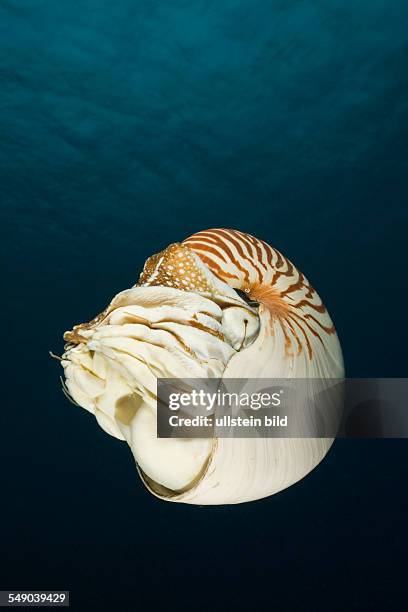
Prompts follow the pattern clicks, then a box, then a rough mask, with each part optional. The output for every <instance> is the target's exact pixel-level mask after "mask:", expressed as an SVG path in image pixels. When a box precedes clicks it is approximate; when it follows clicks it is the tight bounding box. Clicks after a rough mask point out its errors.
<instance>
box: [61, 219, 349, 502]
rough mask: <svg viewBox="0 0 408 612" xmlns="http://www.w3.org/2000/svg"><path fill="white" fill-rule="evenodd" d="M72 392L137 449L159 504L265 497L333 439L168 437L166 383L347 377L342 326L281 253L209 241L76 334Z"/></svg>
mask: <svg viewBox="0 0 408 612" xmlns="http://www.w3.org/2000/svg"><path fill="white" fill-rule="evenodd" d="M64 339H65V341H66V344H65V348H64V354H63V356H62V366H63V368H64V375H65V382H64V389H65V391H66V393H67V394H68V395H69V397H70V398H71V399H72V400H73V401H74V402H75V403H76V404H78V405H79V406H81V407H83V408H85V409H86V410H88V411H89V412H91V413H92V414H93V415H94V416H95V418H96V420H97V422H98V424H99V425H100V426H101V427H102V428H103V429H104V430H105V431H106V432H107V433H109V434H110V435H112V436H115V437H116V438H118V439H120V440H123V441H126V442H127V444H128V445H129V447H130V449H131V451H132V453H133V456H134V459H135V462H136V466H137V469H138V472H139V474H140V476H141V479H142V481H143V482H144V484H145V485H146V487H147V488H148V490H149V491H150V492H151V493H153V494H154V495H156V496H157V497H159V498H161V499H163V500H168V501H173V502H183V503H188V504H199V505H215V504H237V503H241V502H247V501H251V500H255V499H260V498H263V497H266V496H269V495H272V494H274V493H277V492H278V491H281V490H283V489H285V488H286V487H289V486H291V485H292V484H294V483H295V482H297V481H299V480H300V479H301V478H303V477H304V476H306V475H307V474H308V473H309V472H310V471H311V470H312V469H313V468H314V467H315V466H316V465H317V464H318V463H319V462H320V461H321V460H322V459H323V457H324V456H325V455H326V453H327V452H328V450H329V448H330V446H331V444H332V442H333V438H328V437H325V438H313V437H304V438H286V439H285V438H234V439H230V438H216V437H212V438H194V439H193V438H191V439H176V438H158V437H157V434H156V416H157V414H156V411H157V379H158V378H173V379H174V378H185V377H188V378H192V379H194V378H220V379H223V378H225V379H228V378H231V379H237V378H238V379H239V378H240V377H251V378H254V379H255V378H257V379H261V378H268V379H296V378H300V379H303V378H306V379H307V378H311V379H312V378H320V379H322V378H323V379H325V378H327V379H331V378H334V379H338V378H342V377H343V376H344V366H343V359H342V353H341V348H340V344H339V340H338V337H337V334H336V331H335V328H334V326H333V323H332V321H331V319H330V316H329V314H328V312H327V310H326V308H325V306H324V304H323V302H322V300H321V299H320V297H319V296H318V294H317V292H316V290H315V289H314V288H313V287H312V286H311V284H310V283H309V282H308V280H307V278H306V277H305V276H304V275H303V274H302V273H301V272H300V271H299V270H298V269H297V268H296V267H295V266H294V265H293V264H292V263H291V262H290V261H289V260H288V259H287V258H286V257H284V256H283V255H282V254H281V253H280V252H279V251H278V250H277V249H275V248H273V247H271V246H269V245H268V244H267V243H266V242H264V241H263V240H260V239H257V238H255V237H253V236H251V235H249V234H246V233H243V232H241V231H237V230H231V229H211V230H205V231H200V232H198V233H196V234H194V235H192V236H190V237H189V238H186V239H185V240H184V241H182V242H177V243H174V244H170V246H168V247H167V248H165V249H164V250H163V251H161V252H160V253H158V254H156V255H153V256H151V257H149V259H148V260H147V261H146V263H145V265H144V268H143V271H142V272H141V274H140V278H139V280H138V282H137V283H136V284H135V285H134V286H132V287H131V288H129V289H126V290H124V291H121V292H120V293H118V294H117V295H116V296H115V297H114V298H113V299H112V301H111V302H110V304H109V305H108V306H107V308H106V309H105V310H104V311H103V312H101V314H99V315H98V316H97V317H95V318H94V319H93V320H92V321H90V322H88V323H82V324H79V325H75V326H74V327H73V329H72V330H71V331H68V332H66V333H65V334H64Z"/></svg>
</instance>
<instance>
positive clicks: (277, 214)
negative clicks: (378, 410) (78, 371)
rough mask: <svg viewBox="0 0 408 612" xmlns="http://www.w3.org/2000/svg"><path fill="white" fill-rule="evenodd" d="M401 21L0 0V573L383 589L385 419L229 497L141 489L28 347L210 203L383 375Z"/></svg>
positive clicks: (388, 359) (224, 6) (401, 119)
mask: <svg viewBox="0 0 408 612" xmlns="http://www.w3.org/2000/svg"><path fill="white" fill-rule="evenodd" d="M407 32H408V4H407V2H405V1H404V0H394V1H393V2H387V1H386V0H371V1H368V0H354V2H352V3H351V2H341V1H339V0H327V1H326V2H323V1H320V0H314V1H312V0H305V1H302V0H296V1H294V0H285V1H283V0H271V1H266V0H252V1H249V0H248V1H243V0H235V2H233V1H230V0H223V1H222V2H221V1H220V2H215V1H210V0H207V1H204V0H203V1H198V0H191V1H190V2H187V1H181V0H179V1H176V0H167V1H164V0H156V1H151V2H141V1H139V2H136V1H130V0H122V1H119V2H116V3H113V2H107V1H106V0H75V1H72V2H70V1H68V0H60V1H59V2H56V1H52V0H42V1H41V0H26V1H19V0H8V1H4V0H3V1H0V101H1V102H0V104H1V107H0V108H1V112H0V174H1V176H0V194H1V213H2V229H3V230H4V233H3V237H2V240H1V249H2V250H3V251H4V255H5V258H6V260H5V261H6V264H5V267H4V268H3V291H2V295H3V298H2V302H3V307H4V308H3V310H4V312H3V317H2V336H1V337H2V342H1V347H2V351H1V355H2V358H3V360H2V374H3V376H4V378H3V397H2V410H1V414H2V426H1V432H2V437H3V440H2V442H1V460H2V461H1V463H2V470H1V478H2V483H1V492H2V505H1V507H2V510H1V531H0V541H1V571H0V588H1V589H52V588H60V589H62V588H64V589H71V592H72V595H71V597H72V601H73V603H74V608H75V609H84V610H89V609H100V610H102V609H109V610H114V609H118V610H149V609H150V607H149V604H146V603H145V602H148V601H150V606H152V602H155V603H156V604H157V606H158V609H162V608H163V606H164V605H165V604H166V605H167V607H168V608H170V609H174V610H179V609H184V607H185V606H187V607H189V609H191V610H198V609H209V606H210V604H211V606H212V608H213V609H223V610H234V609H239V610H241V609H242V610H259V609H267V610H269V609H273V610H277V611H286V610H299V609H302V610H311V611H314V610H318V609H319V610H320V609H322V610H325V611H326V612H327V611H330V610H334V609H341V610H346V609H347V610H367V611H370V612H371V611H374V612H375V611H377V610H399V609H405V606H404V605H403V600H402V599H401V598H400V597H401V587H402V582H401V579H402V577H403V572H404V567H406V546H407V535H406V533H407V512H408V497H407V492H406V474H407V469H406V465H407V456H408V444H406V443H405V442H404V441H392V440H388V441H384V440H383V441H380V440H379V441H375V440H369V441H361V440H360V441H351V440H341V441H340V440H339V441H337V442H336V444H335V446H334V448H333V450H332V452H331V453H330V454H329V456H328V457H327V459H326V460H325V461H324V462H323V464H322V465H321V466H320V467H319V468H318V469H317V470H316V471H315V472H313V473H312V474H311V475H310V476H309V477H308V478H307V479H306V480H304V481H302V482H300V483H298V484H297V485H295V486H293V487H292V488H290V489H289V490H287V491H284V492H282V493H280V494H279V495H276V496H274V497H271V498H269V499H267V500H264V501H259V502H255V503H252V504H249V505H244V506H241V507H227V508H205V509H202V508H194V507H184V506H181V505H171V504H165V503H163V502H159V501H157V500H156V499H154V498H153V497H150V496H149V495H148V494H147V493H146V492H145V490H144V489H143V488H142V485H141V484H140V483H139V482H138V480H137V476H136V473H135V470H134V467H133V460H132V458H131V456H130V452H129V451H128V450H127V448H126V447H125V446H124V445H123V444H121V443H120V442H118V441H117V440H114V439H111V438H110V437H108V436H107V435H106V434H104V433H103V432H102V430H100V429H99V428H98V427H97V426H96V424H95V422H94V421H93V419H92V417H91V416H90V415H87V414H86V413H85V411H81V410H80V409H79V408H76V407H74V406H72V405H71V404H69V403H68V401H67V400H66V399H65V398H64V396H63V394H62V392H61V390H60V384H59V380H58V377H59V375H60V370H59V366H58V363H57V362H54V361H52V360H50V359H49V357H48V353H47V351H48V350H49V349H52V350H54V351H55V352H57V353H60V352H61V350H62V338H61V335H62V332H63V331H64V330H65V329H68V328H70V327H71V326H72V324H73V323H77V322H79V321H83V320H88V319H89V318H91V317H92V316H94V315H95V314H96V313H98V312H100V310H101V309H102V307H103V306H104V305H105V304H106V302H107V300H108V299H109V298H110V297H111V296H112V295H113V294H115V293H116V292H117V291H119V290H121V289H123V288H125V287H128V286H130V285H131V284H133V283H134V282H135V281H136V279H137V277H138V274H139V272H140V270H141V267H142V265H143V262H144V260H145V259H146V257H147V256H149V255H150V254H152V253H153V252H157V251H158V250H160V249H162V248H163V247H165V246H166V245H167V244H169V243H170V242H175V241H178V240H181V239H183V238H185V237H186V236H188V235H189V234H191V233H193V232H195V231H197V230H200V229H204V228H208V227H214V226H215V227H235V228H237V229H240V230H243V231H247V232H250V233H252V234H254V235H255V236H258V237H260V238H263V239H265V240H266V241H267V242H270V243H271V244H273V245H274V246H276V247H278V248H279V249H280V250H281V251H282V252H283V253H284V254H285V255H287V256H288V257H289V258H290V259H292V260H293V261H294V262H295V263H296V264H297V265H298V267H299V268H300V269H301V270H302V271H304V272H305V274H306V275H307V276H308V277H309V278H310V280H311V281H312V283H313V284H314V285H315V286H316V287H317V289H318V291H319V293H320V294H321V295H322V296H323V298H324V300H325V302H326V305H327V306H328V308H329V310H330V312H331V314H332V316H333V319H334V321H335V324H336V326H337V329H338V332H339V336H340V339H341V342H342V346H343V350H344V356H345V362H346V368H347V372H348V374H349V375H350V376H406V375H407V333H406V327H407V326H406V312H407V288H406V283H407V281H406V278H407V274H406V269H407V268H406V263H407V258H406V229H407V223H406V221H407V212H406V207H407V194H408V190H407V176H408V172H407V169H408V155H407V153H408V151H407V142H408V33H407ZM404 564H405V565H404ZM192 597H198V602H196V603H191V602H192V600H191V598H192ZM115 602H116V604H115ZM166 602H167V603H166Z"/></svg>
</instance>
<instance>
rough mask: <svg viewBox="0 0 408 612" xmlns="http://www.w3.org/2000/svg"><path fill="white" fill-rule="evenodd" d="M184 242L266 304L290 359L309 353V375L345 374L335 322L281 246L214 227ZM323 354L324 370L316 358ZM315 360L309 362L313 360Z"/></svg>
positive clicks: (228, 279)
mask: <svg viewBox="0 0 408 612" xmlns="http://www.w3.org/2000/svg"><path fill="white" fill-rule="evenodd" d="M183 244H185V245H187V246H188V247H189V248H190V249H192V250H193V251H194V252H195V253H197V255H198V256H199V257H200V259H201V260H202V262H203V263H204V264H205V265H206V266H208V268H209V269H210V270H211V271H212V272H213V274H215V276H217V277H218V278H219V279H221V280H223V281H224V282H226V283H227V284H228V285H229V286H231V287H233V288H234V289H238V290H241V291H243V292H245V293H246V294H247V295H248V297H249V298H250V299H252V300H254V301H255V302H258V303H259V304H261V305H262V306H263V310H261V311H260V316H261V317H262V314H263V315H265V312H267V313H268V315H269V318H270V324H271V327H272V328H273V330H274V332H275V333H276V334H279V333H280V334H281V336H282V337H283V347H284V353H285V356H286V357H290V356H294V355H296V356H297V357H300V356H301V355H302V354H303V353H305V355H306V358H307V360H306V361H305V363H304V365H305V370H307V369H308V370H309V371H305V374H309V375H310V368H311V362H312V361H313V360H315V363H314V368H315V369H316V372H315V375H316V376H318V375H319V374H320V375H322V376H323V375H324V374H325V375H326V376H328V377H329V376H332V377H336V376H342V375H343V362H342V357H341V351H340V347H339V344H338V340H337V335H336V331H335V328H334V325H333V323H332V321H331V319H330V316H329V314H328V312H327V310H326V307H325V306H324V304H323V302H322V300H321V299H320V297H319V296H318V294H317V292H316V290H315V289H314V288H313V287H312V285H311V284H310V283H309V281H308V280H307V278H306V277H305V276H304V275H303V274H302V272H300V271H299V270H297V268H296V267H295V266H294V265H293V264H292V263H291V262H290V261H289V260H288V259H287V258H286V257H284V256H283V255H282V254H281V253H280V252H279V251H278V250H277V249H275V248H273V247H271V246H269V245H268V244H267V243H266V242H264V241H263V240H258V239H257V238H255V237H254V236H251V235H250V234H245V233H243V232H240V231H237V230H231V229H229V230H227V229H210V230H205V231H201V232H197V233H196V234H193V235H192V236H190V237H189V238H187V239H186V240H184V242H183ZM319 358H320V362H321V363H320V369H319V366H318V364H317V363H316V360H317V361H319ZM307 361H309V364H307Z"/></svg>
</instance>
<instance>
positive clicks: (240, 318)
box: [63, 287, 259, 491]
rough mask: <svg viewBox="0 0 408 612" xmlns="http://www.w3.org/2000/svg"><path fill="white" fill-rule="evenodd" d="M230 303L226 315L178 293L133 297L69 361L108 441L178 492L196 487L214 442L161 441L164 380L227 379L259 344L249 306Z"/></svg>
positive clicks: (73, 384)
mask: <svg viewBox="0 0 408 612" xmlns="http://www.w3.org/2000/svg"><path fill="white" fill-rule="evenodd" d="M227 289H228V288H227ZM227 293H230V292H229V290H228V291H227ZM226 299H227V298H226V297H225V296H223V298H222V301H223V302H224V303H225V300H226ZM229 299H230V301H231V304H230V307H229V308H226V309H224V311H223V310H222V309H221V308H220V306H219V305H217V304H216V302H215V301H213V300H210V299H208V298H207V297H204V296H201V295H192V294H189V293H186V292H183V291H180V290H178V289H172V288H168V287H139V288H134V289H131V290H128V291H125V292H123V293H122V294H119V295H118V296H116V298H115V299H114V300H113V302H112V304H111V307H110V311H109V313H108V314H107V316H106V317H105V318H104V319H103V321H101V322H100V323H99V324H98V325H96V326H95V327H92V328H90V329H86V330H82V331H81V336H83V342H81V343H80V344H79V345H76V346H73V347H69V348H68V350H67V351H66V353H65V355H64V360H63V365H64V368H65V376H66V386H67V389H68V391H69V393H70V395H71V397H72V398H73V399H74V400H75V401H76V402H77V403H78V404H79V405H81V406H83V407H84V408H86V409H87V410H89V411H90V412H92V413H93V414H94V415H95V417H96V419H97V421H98V423H99V425H100V426H101V427H102V428H103V429H104V430H105V431H106V432H107V433H109V434H110V435H113V436H115V437H117V438H119V439H121V440H123V439H124V440H126V441H127V442H128V444H129V446H130V448H131V449H132V452H133V455H134V457H135V460H136V461H137V464H138V465H139V468H140V469H141V470H142V471H143V473H144V474H146V475H147V476H148V477H149V478H150V479H152V480H153V481H154V482H155V483H158V484H159V485H162V486H164V487H166V488H167V489H169V490H171V491H182V490H184V489H186V488H188V487H189V485H191V484H192V483H194V482H195V480H196V479H197V477H198V476H199V475H200V474H201V473H202V472H203V470H204V468H205V466H206V463H207V462H208V459H209V457H210V453H211V449H212V446H213V441H212V440H209V439H188V440H186V439H165V438H157V436H156V379H157V377H172V378H187V377H189V378H208V377H210V378H214V377H219V378H221V377H222V374H223V372H224V370H225V368H226V366H227V364H228V362H229V361H230V359H231V357H233V355H234V354H236V352H237V350H236V349H237V348H238V347H242V346H245V345H247V344H249V343H251V342H252V341H253V339H254V338H255V337H256V335H257V333H258V328H259V323H258V317H257V315H256V314H255V313H254V312H253V311H252V310H251V309H250V308H248V307H247V306H246V304H245V302H244V301H242V300H241V299H240V298H238V296H236V295H235V293H234V292H231V294H230V298H229ZM237 304H240V305H239V306H238V305H237ZM192 321H193V322H195V323H198V324H199V327H195V326H191V322H192ZM227 338H228V340H227Z"/></svg>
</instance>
